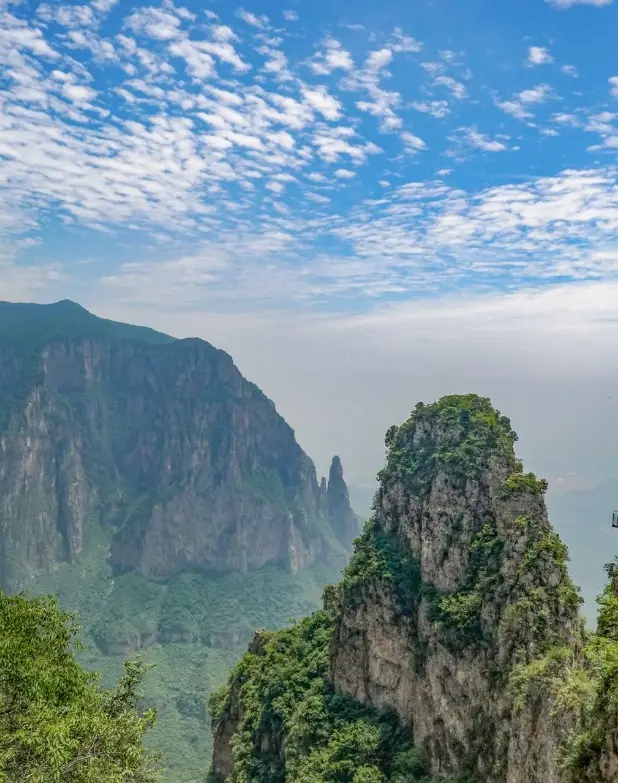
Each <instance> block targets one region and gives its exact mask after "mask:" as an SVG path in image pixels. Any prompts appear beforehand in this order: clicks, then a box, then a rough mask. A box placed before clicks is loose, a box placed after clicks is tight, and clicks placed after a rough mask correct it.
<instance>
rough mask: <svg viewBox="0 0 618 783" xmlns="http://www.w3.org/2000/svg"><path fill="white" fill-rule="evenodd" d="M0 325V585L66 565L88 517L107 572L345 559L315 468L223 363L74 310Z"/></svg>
mask: <svg viewBox="0 0 618 783" xmlns="http://www.w3.org/2000/svg"><path fill="white" fill-rule="evenodd" d="M0 323H2V326H0V335H4V337H5V339H0V367H1V368H2V370H1V371H0V377H2V386H1V387H0V388H2V392H3V393H2V403H3V404H2V408H3V411H4V413H5V426H4V429H3V430H2V434H0V454H1V455H2V462H1V466H0V496H1V497H2V503H1V506H0V529H1V530H2V533H3V536H2V546H1V547H0V579H1V582H2V584H3V586H5V587H8V588H11V589H17V588H19V587H20V586H21V585H23V584H24V579H27V578H29V577H30V576H32V575H33V574H36V573H39V572H41V571H42V570H45V569H46V568H49V567H50V566H53V565H54V564H55V563H58V562H70V561H71V560H72V559H73V558H74V557H75V555H76V554H77V553H78V552H80V551H81V549H82V546H83V535H84V533H83V531H84V526H85V525H86V521H87V520H88V519H89V518H96V519H97V520H98V521H100V522H101V523H102V524H103V525H104V526H105V527H106V529H108V530H110V531H111V532H112V537H111V563H112V565H113V567H114V569H115V570H116V571H117V572H127V571H135V572H138V573H141V574H143V575H145V576H151V577H155V578H166V577H169V576H171V575H174V574H177V573H180V572H181V571H184V570H186V569H198V570H202V571H206V570H214V571H228V570H236V571H241V572H246V571H248V570H251V569H254V568H260V567H262V566H264V565H266V564H267V563H278V564H282V565H284V566H286V567H288V568H290V569H291V570H292V571H295V570H298V569H299V568H303V567H305V566H307V565H310V564H312V563H315V562H318V561H328V562H332V563H335V564H340V563H341V564H342V563H343V562H344V558H345V554H346V546H345V545H346V544H348V543H349V535H348V533H347V532H346V539H345V540H339V539H338V538H337V530H338V528H337V524H336V523H337V520H331V519H329V517H328V514H326V513H325V512H324V508H325V503H324V498H323V497H322V494H321V490H320V487H319V485H318V482H317V478H316V475H315V468H314V466H313V463H312V462H311V460H310V459H309V458H308V457H307V455H306V454H305V453H304V452H303V451H302V449H301V448H300V447H299V446H298V444H297V443H296V441H295V438H294V433H293V431H292V430H291V428H290V427H289V426H288V425H287V424H286V422H285V421H284V420H283V419H282V418H281V417H280V416H279V415H278V414H277V412H276V410H275V407H274V405H273V403H272V402H271V401H270V400H269V399H268V398H267V397H266V396H265V395H263V394H262V392H261V391H260V390H259V389H258V388H257V387H256V386H255V385H254V384H252V383H250V382H248V381H246V380H245V379H244V378H243V377H242V375H241V374H240V373H239V371H238V370H237V369H236V367H235V366H234V364H233V362H232V359H231V358H230V357H229V356H228V354H226V353H224V352H223V351H220V350H218V349H216V348H214V347H213V346H211V345H209V344H208V343H206V342H204V341H202V340H197V339H188V340H172V339H171V338H166V337H165V336H164V335H159V334H158V333H156V332H152V331H150V330H141V329H140V328H138V327H129V326H125V325H121V324H115V323H113V322H108V321H104V320H102V319H98V318H96V317H94V316H91V315H90V314H89V313H87V312H86V311H85V310H83V309H82V308H79V307H78V306H76V305H73V304H72V303H59V304H58V305H52V306H49V308H48V307H45V306H36V305H27V306H25V305H23V306H20V305H17V306H10V305H3V306H2V307H0ZM9 334H12V335H17V339H14V338H11V339H8V335H9ZM341 511H342V513H344V515H345V513H347V511H349V505H348V507H347V511H346V508H345V507H342V509H341ZM342 523H343V524H344V525H345V524H347V522H345V521H343V522H342Z"/></svg>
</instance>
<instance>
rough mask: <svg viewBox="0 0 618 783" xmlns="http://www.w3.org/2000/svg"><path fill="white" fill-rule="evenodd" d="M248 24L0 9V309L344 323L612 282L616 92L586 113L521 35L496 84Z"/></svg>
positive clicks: (192, 16)
mask: <svg viewBox="0 0 618 783" xmlns="http://www.w3.org/2000/svg"><path fill="white" fill-rule="evenodd" d="M573 4H574V3H572V2H566V0H562V2H558V3H554V5H558V6H560V7H562V8H566V6H567V5H573ZM589 5H590V4H589ZM592 5H597V6H601V5H604V3H603V2H600V1H599V0H597V2H596V3H592ZM256 7H257V6H256ZM256 7H253V8H252V10H248V9H245V8H242V7H239V8H236V9H234V8H230V9H228V10H227V12H226V14H225V17H223V15H218V14H217V13H215V12H214V10H211V9H207V8H206V9H205V8H204V7H202V6H201V5H198V4H195V6H192V7H182V6H178V5H174V3H173V2H172V0H163V1H162V2H161V3H155V4H149V3H148V2H145V3H144V2H142V3H140V4H138V5H136V6H135V7H133V6H131V8H129V7H128V6H126V5H125V4H122V3H117V2H113V0H94V1H93V2H90V3H83V4H67V5H63V4H62V3H42V4H40V5H38V6H32V5H31V4H29V3H28V4H26V3H21V2H14V1H13V0H12V1H11V2H7V0H3V1H2V2H0V69H1V71H2V74H3V76H2V79H1V81H0V161H1V163H2V165H1V166H0V187H1V188H2V190H0V222H1V224H2V227H3V231H4V237H5V238H4V245H3V248H2V253H3V256H2V257H3V258H4V261H3V262H2V263H3V267H2V268H3V270H4V275H3V279H2V284H3V287H4V290H3V295H4V296H6V297H11V296H13V297H15V296H21V295H22V294H23V292H24V291H26V290H28V287H30V289H31V290H32V291H33V292H36V290H37V287H38V290H39V291H41V290H46V291H48V292H50V293H51V291H52V290H53V286H54V285H56V287H57V288H63V289H66V286H69V288H71V287H72V289H71V290H75V291H76V292H77V294H78V295H79V292H80V290H82V289H84V290H91V289H92V286H93V285H96V286H98V287H99V289H100V290H101V292H102V296H108V295H114V296H117V297H119V298H120V299H122V300H124V301H126V302H128V303H131V302H138V301H142V302H145V303H158V304H159V305H160V306H167V307H169V306H173V307H184V306H208V307H212V306H213V303H215V306H217V307H219V308H228V309H229V307H231V306H233V305H235V306H238V303H239V302H242V303H243V305H242V306H243V307H246V308H252V307H253V308H256V307H261V306H264V305H266V306H268V307H271V306H279V307H288V306H290V305H292V304H294V306H303V307H309V308H313V309H316V308H317V309H323V308H327V309H329V308H333V307H335V308H337V307H339V308H341V307H343V308H344V309H347V308H348V307H362V308H367V307H371V306H373V303H375V302H376V301H390V300H397V299H398V298H401V297H410V296H413V297H416V298H418V297H419V296H426V295H435V294H436V293H439V292H448V291H449V290H452V289H453V288H454V287H458V288H459V289H460V290H461V289H466V290H478V291H483V290H486V289H491V288H494V289H502V290H510V289H512V287H517V286H520V285H530V284H531V283H536V284H537V285H545V284H547V283H550V282H560V281H564V280H572V281H580V280H590V279H599V278H611V277H613V276H614V275H615V273H616V263H615V258H616V251H615V248H614V236H615V231H616V225H617V218H618V208H617V207H616V173H617V171H616V167H615V165H614V162H613V157H614V155H615V150H616V149H617V148H618V130H617V126H616V124H615V120H616V117H618V114H617V113H615V112H614V110H613V109H614V108H615V107H614V102H615V97H616V93H617V92H618V90H617V89H616V86H615V83H616V79H618V76H616V75H615V74H614V73H611V72H609V73H606V74H604V76H603V79H602V82H601V84H600V85H599V84H598V83H595V84H594V91H593V92H591V94H590V95H589V96H586V93H585V91H582V86H583V83H582V80H581V79H577V78H574V77H576V76H577V73H578V71H577V68H576V67H575V66H574V65H573V64H572V63H569V62H565V61H564V59H563V57H562V54H561V53H560V51H559V47H557V46H555V45H554V44H552V45H551V46H550V45H549V44H544V42H543V41H535V42H534V45H530V44H529V43H527V42H525V41H523V40H522V41H521V43H520V44H518V46H519V55H518V57H517V61H516V63H513V64H510V65H509V67H515V66H517V78H515V79H513V78H511V79H509V80H508V84H507V81H504V83H503V81H502V80H500V79H498V78H497V76H496V77H495V78H494V73H493V71H496V74H498V72H499V69H497V70H496V69H495V68H493V63H492V70H491V71H487V72H486V73H485V74H484V75H479V74H483V67H484V65H487V63H488V62H489V60H487V61H486V62H479V55H478V53H477V54H476V57H473V53H472V52H471V51H469V52H468V53H466V51H465V49H463V48H462V49H446V48H444V46H443V42H442V41H440V40H431V41H420V40H419V39H418V38H417V37H416V36H415V35H413V32H414V31H413V30H409V29H404V27H403V26H396V25H395V26H392V27H389V28H386V29H384V30H373V31H372V32H371V33H370V34H369V33H368V32H367V31H366V30H365V28H364V27H363V25H362V24H360V23H356V24H355V23H352V22H347V23H346V24H345V25H344V24H341V23H339V22H338V20H336V19H332V20H331V24H330V25H329V28H330V29H326V30H325V29H324V27H322V28H319V29H318V28H316V27H311V26H307V25H305V23H304V21H303V7H302V4H299V5H298V6H297V7H296V8H295V9H294V10H292V9H285V8H282V9H271V10H270V11H269V13H268V14H265V13H258V12H257V10H256ZM589 11H590V13H598V11H597V12H595V11H594V9H589ZM359 13H361V15H362V8H361V7H359ZM548 13H550V14H551V18H552V19H556V20H560V19H565V20H566V19H567V18H568V16H569V15H568V14H557V13H556V12H555V11H549V9H548ZM487 57H490V55H489V53H488V55H487ZM473 60H474V63H473V64H474V69H473V67H472V61H473ZM505 65H506V63H505ZM475 69H476V72H475ZM485 70H487V69H485ZM537 74H542V79H539V78H537ZM550 149H551V150H553V151H554V152H553V153H550V154H549V155H548V154H547V150H550ZM562 150H568V151H569V157H570V158H571V160H570V161H566V160H564V158H565V154H564V153H563V152H559V151H562ZM546 160H551V161H552V165H551V167H548V166H547V165H546V162H545V161H546ZM563 161H564V162H563ZM569 164H570V165H569ZM539 169H541V171H539ZM514 172H516V173H515V174H514ZM535 172H536V173H535ZM473 174H474V176H473ZM522 174H524V175H525V178H524V180H523V181H522ZM76 237H78V239H76ZM77 247H79V248H80V251H81V252H80V256H79V257H77V256H76V252H75V251H76V248H77ZM67 248H69V251H68V252H67V250H66V249H67ZM111 248H114V250H113V252H110V249H111ZM86 262H87V263H86ZM35 266H36V268H38V269H39V270H40V274H38V275H37V274H33V268H34V267H35Z"/></svg>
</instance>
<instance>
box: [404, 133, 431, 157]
mask: <svg viewBox="0 0 618 783" xmlns="http://www.w3.org/2000/svg"><path fill="white" fill-rule="evenodd" d="M400 136H401V140H402V141H403V144H404V147H405V149H406V152H408V153H415V152H419V151H420V150H424V149H427V145H426V144H425V142H424V141H423V140H422V139H421V138H419V137H418V136H415V135H414V133H411V132H410V131H403V133H401V134H400Z"/></svg>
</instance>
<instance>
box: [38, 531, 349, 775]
mask: <svg viewBox="0 0 618 783" xmlns="http://www.w3.org/2000/svg"><path fill="white" fill-rule="evenodd" d="M85 533H86V535H85V540H84V551H83V552H82V553H81V554H80V556H79V557H78V558H77V559H76V561H75V562H73V563H66V564H64V565H62V566H61V567H60V568H58V569H57V570H56V571H54V572H53V573H51V574H49V575H47V576H46V577H40V578H39V579H38V580H37V583H36V585H33V586H32V589H33V591H36V593H37V594H48V593H52V594H54V595H58V597H59V602H60V605H61V606H62V608H63V609H67V610H69V611H72V612H76V613H77V615H78V618H79V621H80V624H81V625H82V634H81V640H82V642H83V650H81V651H80V652H79V653H78V657H77V658H78V661H79V662H80V664H81V665H82V666H83V667H84V668H85V669H87V670H89V671H96V672H100V675H101V683H102V684H103V685H104V686H105V687H112V686H113V684H114V683H115V682H116V681H117V680H118V678H119V677H121V676H122V673H123V667H122V656H120V655H111V654H105V653H104V652H103V651H102V649H101V647H99V646H97V643H95V639H96V640H97V641H98V643H99V644H100V645H102V646H103V648H104V649H105V645H106V644H107V643H111V642H116V641H123V640H124V641H128V642H132V641H135V636H136V635H137V636H138V637H142V636H147V635H148V634H151V633H152V632H153V631H155V632H157V634H159V635H160V636H161V640H159V641H156V642H154V643H152V642H149V643H148V646H147V647H145V648H144V649H142V650H141V656H142V658H143V660H144V662H145V663H147V664H148V665H152V666H153V667H154V668H153V669H152V670H151V671H150V673H149V675H148V677H147V678H146V680H145V682H144V684H143V687H142V689H141V690H142V702H141V703H142V704H143V705H144V706H146V707H156V709H157V720H156V722H155V724H154V726H153V727H152V728H151V729H150V730H149V731H148V732H147V734H146V736H145V744H146V746H147V747H150V748H156V749H157V751H160V753H161V756H162V765H163V767H164V773H163V779H164V780H165V783H197V782H198V781H199V783H202V781H203V778H204V774H205V771H206V770H207V769H208V766H209V764H210V759H211V754H212V738H211V733H210V715H209V713H208V708H207V700H208V697H209V695H210V693H211V692H212V691H213V690H214V689H215V688H217V687H218V686H220V685H221V684H222V683H224V682H225V680H226V679H227V677H228V675H229V672H230V669H231V667H232V666H233V664H234V663H236V661H238V660H239V659H240V658H241V657H242V655H243V654H244V653H245V651H246V649H247V641H248V640H249V639H250V638H251V636H252V634H253V632H254V631H255V629H256V628H270V629H276V628H281V627H282V626H284V625H285V624H286V623H287V622H288V620H289V618H291V617H303V616H305V615H308V614H310V613H311V612H312V611H313V610H314V609H315V608H316V607H317V606H319V605H320V598H321V593H322V588H323V587H324V585H326V584H328V583H329V582H332V581H336V580H337V579H339V576H340V572H339V570H338V569H335V568H329V567H326V566H317V567H314V568H311V569H306V570H304V571H301V572H299V573H298V574H297V575H292V574H290V573H289V572H287V571H285V570H283V569H280V568H276V567H274V566H272V567H271V566H269V567H266V568H263V569H261V570H259V571H255V572H251V573H249V574H245V575H243V574H192V573H186V574H181V575H179V576H178V577H175V578H174V579H171V580H169V581H168V582H165V583H162V582H156V583H155V582H151V581H148V580H147V579H144V578H143V577H140V576H138V575H135V574H125V575H122V576H120V577H116V579H115V580H114V581H113V583H112V575H111V572H110V568H109V564H108V562H107V557H106V554H107V548H108V539H107V538H106V536H105V533H104V531H102V530H101V529H100V528H99V526H98V525H97V524H96V523H94V522H93V523H92V524H89V525H88V526H87V528H86V530H85ZM178 631H180V632H185V631H193V632H194V633H197V635H198V637H199V638H194V639H192V640H189V641H187V640H185V641H182V642H181V641H168V639H169V636H170V633H175V632H178ZM234 634H238V639H237V642H238V643H237V644H236V643H235V641H236V640H235V639H230V638H229V637H230V636H233V635H234ZM213 636H214V637H215V638H214V640H213ZM218 637H222V638H218ZM226 637H227V638H226ZM212 644H223V645H224V646H223V647H216V646H211V645H212ZM123 655H125V656H128V655H130V651H129V649H127V652H126V653H124V654H123Z"/></svg>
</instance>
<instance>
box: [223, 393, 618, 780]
mask: <svg viewBox="0 0 618 783" xmlns="http://www.w3.org/2000/svg"><path fill="white" fill-rule="evenodd" d="M516 439H517V438H516V435H515V433H514V432H513V430H512V428H511V425H510V422H509V420H508V419H507V418H506V417H504V416H502V415H501V414H500V413H499V412H497V411H496V410H494V409H493V408H492V406H491V404H490V402H489V400H486V399H484V398H479V397H476V396H475V395H467V396H463V397H446V398H443V399H442V400H440V401H439V402H438V403H436V404H435V405H429V406H425V405H422V404H419V405H418V406H417V407H416V409H415V411H414V412H413V413H412V416H411V417H410V419H408V421H406V422H405V423H404V424H403V425H402V426H401V427H392V428H391V429H390V430H389V431H388V433H387V437H386V445H387V448H388V455H387V462H386V466H385V468H384V470H383V471H381V473H380V475H379V482H380V484H379V489H378V492H377V494H376V500H375V504H374V509H375V513H374V516H373V517H372V519H371V520H370V521H369V522H368V523H367V525H366V526H365V530H364V532H363V534H362V536H361V537H360V539H359V540H358V541H357V544H356V549H355V553H354V555H353V558H352V561H351V563H350V564H349V566H348V568H347V569H346V572H345V575H344V578H343V580H342V582H341V583H340V584H339V585H338V586H336V587H333V588H329V589H328V590H327V592H326V593H325V605H324V610H323V611H322V612H318V613H316V614H315V615H314V616H313V617H311V618H308V619H307V620H305V621H303V623H301V624H300V625H298V626H297V627H296V628H294V629H290V630H289V631H286V632H280V633H279V634H276V635H274V636H271V637H260V639H259V640H256V642H255V643H254V646H253V651H252V652H251V653H250V654H248V655H247V656H245V659H244V660H243V661H242V662H241V664H239V666H238V668H237V670H236V672H235V674H234V675H233V676H232V679H231V682H230V686H229V687H228V689H227V690H226V691H225V692H223V693H222V694H220V695H219V696H218V701H217V702H216V704H214V705H213V714H214V716H215V718H214V721H213V730H214V735H215V753H214V757H213V768H212V777H213V779H214V780H228V781H234V782H236V781H249V780H250V781H252V783H260V782H261V781H264V783H266V781H275V780H276V781H285V782H286V783H287V782H288V781H290V782H291V781H294V783H321V782H322V781H324V782H326V781H354V783H361V781H371V782H372V783H373V782H374V781H375V782H376V783H377V782H378V781H380V782H382V783H385V782H386V781H389V782H390V783H403V781H429V780H435V781H438V780H452V781H478V783H567V781H582V782H583V781H586V783H592V781H595V783H610V781H612V780H615V774H616V763H617V758H616V752H615V747H614V745H615V736H616V728H617V727H618V720H617V719H616V716H617V715H618V710H617V709H616V705H617V704H618V645H616V644H615V643H614V642H613V641H611V639H612V633H615V634H616V639H617V640H618V620H616V618H618V599H616V598H615V597H612V595H611V594H610V593H608V595H607V597H606V599H607V600H606V601H605V605H604V606H605V611H606V615H605V616H606V621H605V626H607V627H606V628H605V629H602V628H601V627H600V633H599V635H597V636H594V637H589V636H586V635H585V633H584V631H583V625H582V622H581V619H580V616H579V611H578V610H579V604H580V598H579V595H578V591H577V590H576V588H575V587H574V586H573V584H572V583H571V581H570V579H569V576H568V573H567V568H566V564H567V559H568V558H567V552H566V548H565V547H564V546H563V545H562V544H561V542H560V540H559V538H558V536H557V535H556V534H555V533H554V532H553V530H552V529H551V527H550V525H549V522H548V519H547V513H546V509H545V503H544V498H543V495H544V492H545V489H546V484H545V482H543V481H541V480H538V479H537V478H536V477H535V476H534V475H533V474H530V473H524V471H523V468H522V465H521V463H520V462H519V461H518V460H517V459H516V458H515V454H514V443H515V441H516ZM612 601H613V602H614V603H612ZM610 610H611V611H610ZM614 610H616V611H615V612H614ZM612 612H614V614H612ZM607 618H610V619H607ZM608 628H609V630H608ZM601 632H602V633H601ZM258 641H259V643H258ZM612 645H613V646H612ZM599 650H600V651H599ZM595 651H596V652H595ZM595 656H596V657H595ZM612 666H613V668H612ZM283 672H285V674H283ZM599 672H603V675H602V677H600V675H599V674H598V673H599ZM284 677H285V678H286V682H287V684H284V683H283V682H282V681H281V680H282V679H283V678H284ZM277 678H279V679H277ZM271 693H276V699H273V698H272V697H271V696H270V694H271ZM269 775H270V777H269Z"/></svg>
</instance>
